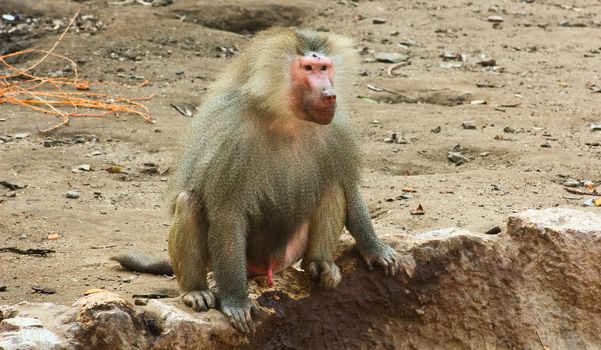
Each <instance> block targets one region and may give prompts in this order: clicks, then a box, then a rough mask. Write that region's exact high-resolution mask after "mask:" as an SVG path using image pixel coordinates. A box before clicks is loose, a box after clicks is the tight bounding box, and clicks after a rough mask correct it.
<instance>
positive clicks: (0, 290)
mask: <svg viewBox="0 0 601 350" xmlns="http://www.w3.org/2000/svg"><path fill="white" fill-rule="evenodd" d="M6 288H8V287H7V286H6V285H4V284H0V292H6Z"/></svg>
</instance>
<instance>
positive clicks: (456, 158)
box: [447, 151, 470, 165]
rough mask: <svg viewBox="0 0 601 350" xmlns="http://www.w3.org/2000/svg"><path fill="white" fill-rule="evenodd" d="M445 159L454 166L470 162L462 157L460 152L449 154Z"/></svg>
mask: <svg viewBox="0 0 601 350" xmlns="http://www.w3.org/2000/svg"><path fill="white" fill-rule="evenodd" d="M447 159H448V160H449V161H451V162H452V163H454V164H455V165H462V164H465V163H467V162H469V161H470V159H469V158H468V157H466V156H464V155H463V154H462V153H461V152H452V151H451V152H449V153H448V154H447Z"/></svg>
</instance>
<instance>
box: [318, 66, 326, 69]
mask: <svg viewBox="0 0 601 350" xmlns="http://www.w3.org/2000/svg"><path fill="white" fill-rule="evenodd" d="M319 69H320V70H327V69H328V67H327V66H321V67H319Z"/></svg>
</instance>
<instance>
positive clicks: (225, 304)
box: [219, 297, 256, 333]
mask: <svg viewBox="0 0 601 350" xmlns="http://www.w3.org/2000/svg"><path fill="white" fill-rule="evenodd" d="M219 301H220V303H221V311H222V312H223V313H224V314H225V315H226V316H227V317H228V318H229V320H230V323H231V324H232V326H233V327H234V328H236V329H237V330H239V331H241V332H244V333H250V332H251V330H254V324H253V320H252V317H251V315H250V312H251V310H253V309H256V305H255V304H254V303H253V302H252V301H251V300H250V299H249V298H248V297H246V298H244V299H242V300H241V298H228V297H221V298H220V300H219Z"/></svg>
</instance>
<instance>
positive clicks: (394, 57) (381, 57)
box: [374, 52, 409, 63]
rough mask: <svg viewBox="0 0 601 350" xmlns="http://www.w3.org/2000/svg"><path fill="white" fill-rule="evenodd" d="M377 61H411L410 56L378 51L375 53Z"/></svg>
mask: <svg viewBox="0 0 601 350" xmlns="http://www.w3.org/2000/svg"><path fill="white" fill-rule="evenodd" d="M374 57H375V59H376V61H378V62H384V63H399V62H407V61H409V56H407V55H403V54H402V53H395V52H378V53H376V54H375V55H374Z"/></svg>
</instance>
